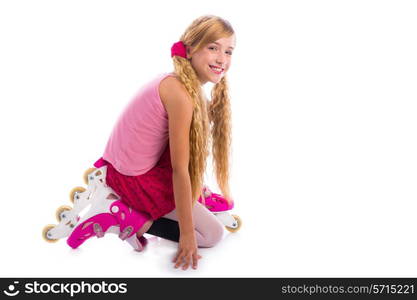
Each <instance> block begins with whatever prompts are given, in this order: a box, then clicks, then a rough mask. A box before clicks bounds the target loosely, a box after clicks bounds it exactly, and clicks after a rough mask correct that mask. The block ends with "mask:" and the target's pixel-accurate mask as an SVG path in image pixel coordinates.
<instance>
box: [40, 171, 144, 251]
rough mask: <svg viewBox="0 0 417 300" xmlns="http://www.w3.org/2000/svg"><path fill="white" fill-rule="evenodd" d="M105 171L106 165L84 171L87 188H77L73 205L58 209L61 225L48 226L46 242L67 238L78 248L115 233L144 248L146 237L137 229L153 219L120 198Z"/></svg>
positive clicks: (132, 244)
mask: <svg viewBox="0 0 417 300" xmlns="http://www.w3.org/2000/svg"><path fill="white" fill-rule="evenodd" d="M106 171H107V166H102V167H100V168H98V169H96V168H90V169H88V170H87V171H86V172H85V173H84V181H85V183H86V184H87V185H88V186H87V189H85V188H83V187H76V188H74V189H73V190H72V191H71V193H70V200H71V201H72V203H73V204H74V207H73V208H71V207H70V206H61V207H59V208H58V209H57V212H56V217H57V219H58V222H59V224H58V225H47V226H46V227H45V228H44V230H43V237H44V239H45V240H46V241H47V242H56V241H58V240H59V239H62V238H64V237H68V239H67V244H68V245H69V246H70V247H71V248H73V249H76V248H78V247H79V246H80V245H81V244H83V243H84V242H85V241H86V240H87V239H89V238H91V237H93V236H97V237H99V238H100V237H103V236H104V235H105V233H106V232H112V233H116V234H118V235H119V238H120V239H122V240H126V241H127V242H128V243H129V244H130V245H131V246H132V247H133V248H134V249H135V250H136V251H142V250H143V248H144V246H145V245H146V243H147V241H146V239H145V238H144V237H143V236H142V237H139V238H138V237H137V235H136V232H137V231H138V230H139V229H140V228H141V227H142V226H143V225H144V224H145V223H146V221H148V220H150V218H149V217H148V216H147V215H146V214H145V213H142V212H137V211H135V210H133V209H131V208H129V207H128V206H127V205H126V204H124V203H123V202H122V201H121V200H120V197H119V196H118V195H117V194H116V193H115V192H114V191H113V189H112V188H110V187H109V186H108V185H106V182H105V178H106ZM85 211H86V213H85V214H84V215H82V216H81V214H82V213H83V212H85Z"/></svg>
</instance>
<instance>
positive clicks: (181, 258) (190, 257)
mask: <svg viewBox="0 0 417 300" xmlns="http://www.w3.org/2000/svg"><path fill="white" fill-rule="evenodd" d="M201 258H202V256H201V255H199V254H197V253H194V254H186V253H185V252H178V253H177V254H176V256H175V258H174V259H173V260H172V262H174V263H175V265H174V268H176V269H177V268H179V267H180V266H181V265H182V269H183V270H187V269H188V267H189V266H190V265H191V266H192V268H193V269H194V270H195V269H197V267H198V260H199V259H201Z"/></svg>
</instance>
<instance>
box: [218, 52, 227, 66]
mask: <svg viewBox="0 0 417 300" xmlns="http://www.w3.org/2000/svg"><path fill="white" fill-rule="evenodd" d="M225 62H226V58H225V54H224V53H220V54H219V55H217V58H216V63H217V64H219V65H221V66H223V67H224V64H225Z"/></svg>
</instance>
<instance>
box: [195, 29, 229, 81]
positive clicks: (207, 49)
mask: <svg viewBox="0 0 417 300" xmlns="http://www.w3.org/2000/svg"><path fill="white" fill-rule="evenodd" d="M235 43H236V39H235V35H234V34H233V35H231V36H229V37H227V38H221V39H218V40H217V41H214V42H212V43H209V44H207V45H205V46H204V47H202V48H201V49H199V50H198V51H196V52H195V53H193V54H191V55H190V53H191V52H192V50H193V48H192V47H187V58H191V65H192V66H193V68H194V70H195V71H196V73H197V76H198V79H199V80H200V82H201V84H202V85H203V84H205V83H207V82H208V81H210V82H212V83H215V84H216V83H218V82H219V81H220V80H221V79H222V77H223V76H224V75H225V74H226V73H227V71H228V70H229V68H230V64H231V62H232V53H233V49H234V48H235Z"/></svg>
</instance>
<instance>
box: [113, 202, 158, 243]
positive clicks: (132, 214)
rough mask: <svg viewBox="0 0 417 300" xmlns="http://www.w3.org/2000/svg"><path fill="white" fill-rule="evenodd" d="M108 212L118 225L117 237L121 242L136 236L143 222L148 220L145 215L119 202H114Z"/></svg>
mask: <svg viewBox="0 0 417 300" xmlns="http://www.w3.org/2000/svg"><path fill="white" fill-rule="evenodd" d="M110 212H111V213H112V214H113V215H114V216H115V217H116V219H117V221H118V223H119V224H120V235H119V237H120V238H121V239H122V240H125V239H127V238H128V237H131V236H132V235H134V234H136V232H137V231H138V230H139V229H140V228H141V227H142V226H143V225H144V224H145V222H146V221H148V220H149V219H150V218H149V217H148V216H147V215H146V214H145V213H142V212H138V211H136V210H133V209H132V208H130V207H128V206H127V205H126V204H125V203H123V202H122V201H121V200H117V201H115V202H114V203H113V204H112V205H111V206H110Z"/></svg>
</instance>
